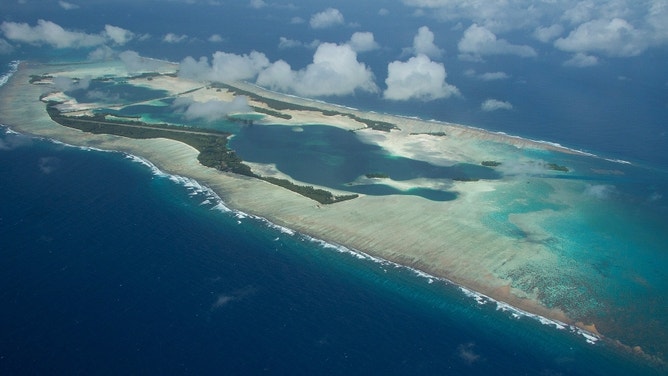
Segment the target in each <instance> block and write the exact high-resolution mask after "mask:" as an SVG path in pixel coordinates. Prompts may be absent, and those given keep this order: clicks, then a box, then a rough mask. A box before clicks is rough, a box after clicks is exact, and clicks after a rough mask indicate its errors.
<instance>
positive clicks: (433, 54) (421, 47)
mask: <svg viewBox="0 0 668 376" xmlns="http://www.w3.org/2000/svg"><path fill="white" fill-rule="evenodd" d="M412 52H413V54H414V55H419V54H424V55H427V56H429V57H430V58H432V59H434V58H439V57H441V55H443V50H442V49H440V48H438V47H437V46H436V45H435V44H434V33H433V32H432V31H431V30H429V28H428V27H427V26H422V27H420V28H419V29H418V32H417V34H416V35H415V37H413V49H412Z"/></svg>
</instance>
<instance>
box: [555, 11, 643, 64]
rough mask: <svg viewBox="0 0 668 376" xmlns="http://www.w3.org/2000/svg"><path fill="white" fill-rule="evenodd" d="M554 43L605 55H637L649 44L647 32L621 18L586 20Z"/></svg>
mask: <svg viewBox="0 0 668 376" xmlns="http://www.w3.org/2000/svg"><path fill="white" fill-rule="evenodd" d="M554 45H555V46H556V47H557V48H558V49H560V50H563V51H568V52H600V53H604V54H606V55H608V56H636V55H639V54H641V53H642V52H643V51H644V50H645V49H646V48H647V47H648V46H649V39H648V36H647V35H646V33H644V32H642V31H640V30H638V29H636V28H635V27H633V25H631V24H630V23H628V22H627V21H626V20H623V19H621V18H614V19H612V20H603V19H597V20H593V21H588V22H585V23H583V24H581V25H580V26H578V27H577V29H575V30H573V31H571V33H570V34H569V35H568V36H567V37H566V38H559V39H557V40H556V41H555V42H554Z"/></svg>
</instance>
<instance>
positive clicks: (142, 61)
mask: <svg viewBox="0 0 668 376" xmlns="http://www.w3.org/2000/svg"><path fill="white" fill-rule="evenodd" d="M118 57H119V58H120V59H121V61H122V62H123V64H124V65H125V69H126V70H127V71H128V72H130V73H140V72H151V71H155V70H156V69H157V68H158V67H159V66H160V65H161V63H160V62H159V61H157V60H153V59H148V58H145V57H142V56H140V55H139V54H138V53H137V52H135V51H130V50H128V51H123V52H121V53H120V54H118Z"/></svg>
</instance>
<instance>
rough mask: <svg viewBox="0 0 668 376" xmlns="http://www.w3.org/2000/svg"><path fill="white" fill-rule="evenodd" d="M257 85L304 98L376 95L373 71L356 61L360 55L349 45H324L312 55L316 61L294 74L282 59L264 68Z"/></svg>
mask: <svg viewBox="0 0 668 376" xmlns="http://www.w3.org/2000/svg"><path fill="white" fill-rule="evenodd" d="M257 84H258V85H261V86H265V87H268V88H271V89H274V90H279V91H288V92H294V93H297V94H299V95H303V96H330V95H348V94H352V93H354V92H355V91H356V90H363V91H368V92H375V91H377V90H378V88H377V87H376V84H375V83H374V76H373V73H372V72H371V70H370V69H369V68H368V67H367V66H366V65H365V64H364V63H361V62H359V61H358V60H357V53H356V52H355V50H353V48H352V47H351V46H349V45H347V44H343V45H337V44H334V43H323V44H321V45H319V46H318V48H317V49H316V51H315V54H314V55H313V62H312V63H311V64H309V65H308V66H306V68H304V69H301V70H298V71H295V70H293V69H292V67H290V65H289V64H288V63H286V62H285V61H283V60H279V61H277V62H275V63H273V64H271V65H270V66H269V67H267V68H266V69H264V70H263V71H262V72H261V73H260V74H259V76H258V78H257Z"/></svg>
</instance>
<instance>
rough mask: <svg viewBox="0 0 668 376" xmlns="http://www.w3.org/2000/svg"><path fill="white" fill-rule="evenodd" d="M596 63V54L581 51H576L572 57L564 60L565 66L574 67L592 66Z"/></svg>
mask: <svg viewBox="0 0 668 376" xmlns="http://www.w3.org/2000/svg"><path fill="white" fill-rule="evenodd" d="M597 64H598V58H597V57H596V56H591V55H587V54H583V53H582V52H578V53H576V54H575V55H573V57H572V58H570V59H568V60H566V61H565V62H564V65H565V66H567V67H576V68H584V67H592V66H594V65H597Z"/></svg>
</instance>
